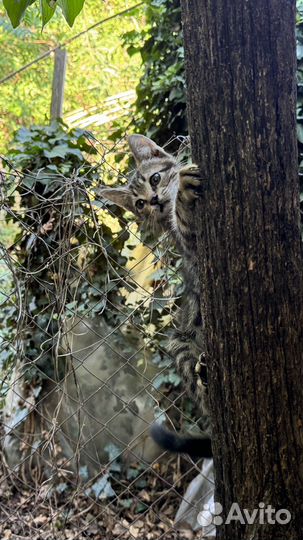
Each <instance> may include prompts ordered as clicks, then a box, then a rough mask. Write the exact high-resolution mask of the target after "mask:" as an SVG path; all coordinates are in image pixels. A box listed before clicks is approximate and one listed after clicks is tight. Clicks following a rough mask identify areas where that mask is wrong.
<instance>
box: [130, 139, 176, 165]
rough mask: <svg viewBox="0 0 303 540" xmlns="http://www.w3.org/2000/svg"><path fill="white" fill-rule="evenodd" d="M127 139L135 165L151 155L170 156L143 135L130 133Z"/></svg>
mask: <svg viewBox="0 0 303 540" xmlns="http://www.w3.org/2000/svg"><path fill="white" fill-rule="evenodd" d="M127 140H128V144H129V147H130V150H131V153H132V154H133V156H134V158H135V161H136V163H137V165H139V164H140V163H141V162H142V161H147V160H149V159H151V158H152V157H170V155H169V154H167V152H165V150H163V148H161V146H158V145H157V144H156V143H155V142H154V141H152V140H151V139H149V138H148V137H145V136H144V135H130V136H129V137H128V138H127Z"/></svg>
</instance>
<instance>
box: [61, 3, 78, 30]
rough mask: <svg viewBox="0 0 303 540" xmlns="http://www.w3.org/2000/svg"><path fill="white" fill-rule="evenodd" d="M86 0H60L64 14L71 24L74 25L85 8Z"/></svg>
mask: <svg viewBox="0 0 303 540" xmlns="http://www.w3.org/2000/svg"><path fill="white" fill-rule="evenodd" d="M83 4H84V0H58V5H59V6H60V8H61V9H62V12H63V15H64V17H65V19H66V21H67V22H68V24H69V26H73V24H74V21H75V18H76V17H77V15H79V13H80V11H81V10H82V8H83Z"/></svg>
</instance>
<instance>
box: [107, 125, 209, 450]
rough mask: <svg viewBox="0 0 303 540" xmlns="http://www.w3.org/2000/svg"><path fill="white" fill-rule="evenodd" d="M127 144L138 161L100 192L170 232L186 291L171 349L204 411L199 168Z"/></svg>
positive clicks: (142, 141) (139, 140) (143, 143)
mask: <svg viewBox="0 0 303 540" xmlns="http://www.w3.org/2000/svg"><path fill="white" fill-rule="evenodd" d="M129 146H130V149H131V151H132V154H133V156H134V158H135V161H136V165H137V170H136V173H135V175H134V177H133V178H132V179H131V180H130V182H129V184H128V185H127V186H125V187H121V188H101V190H100V192H99V193H100V195H101V196H103V197H105V198H107V199H110V200H111V201H113V202H115V203H116V204H118V205H120V206H122V207H124V208H126V209H127V210H131V211H132V212H133V213H134V214H135V215H136V217H137V219H138V221H142V220H144V221H147V228H148V229H149V230H150V231H151V232H152V233H153V234H154V235H155V236H158V235H159V234H161V233H163V232H169V236H170V237H171V240H172V243H176V244H177V246H178V248H179V250H180V253H181V255H182V258H183V274H184V284H185V291H184V295H183V302H182V305H181V310H180V313H181V314H180V317H179V321H178V330H177V331H175V333H174V335H173V337H172V339H171V342H170V352H171V354H172V356H173V357H174V358H175V360H176V364H177V369H178V372H179V373H180V374H181V376H182V379H183V381H184V384H185V387H186V388H187V390H188V391H189V392H190V394H191V395H192V396H193V397H194V399H196V400H197V401H198V403H199V406H200V407H201V405H202V408H204V411H203V412H207V404H206V403H207V399H206V390H205V384H204V382H205V381H204V380H202V376H201V375H202V368H203V370H204V367H203V363H201V362H200V358H201V356H200V355H201V353H202V352H203V339H202V319H201V315H200V303H199V298H200V288H199V281H198V266H197V259H196V253H197V242H196V234H195V223H194V219H193V216H194V211H193V210H194V206H195V203H196V200H197V198H198V196H199V193H200V191H201V189H202V187H203V185H202V181H201V178H200V174H199V170H198V168H197V167H196V166H195V165H189V166H186V167H182V166H181V165H180V164H179V163H178V162H177V160H176V159H175V158H174V157H173V156H171V155H170V154H168V153H167V152H166V151H165V150H164V149H163V148H161V147H159V146H158V145H157V144H156V143H154V142H153V141H151V140H150V139H148V138H147V137H144V136H143V135H132V136H130V137H129ZM204 371H205V370H204ZM203 375H205V373H203ZM171 440H174V439H173V438H171ZM167 444H168V445H169V441H168V442H167ZM179 446H180V445H179ZM172 450H174V449H173V448H172Z"/></svg>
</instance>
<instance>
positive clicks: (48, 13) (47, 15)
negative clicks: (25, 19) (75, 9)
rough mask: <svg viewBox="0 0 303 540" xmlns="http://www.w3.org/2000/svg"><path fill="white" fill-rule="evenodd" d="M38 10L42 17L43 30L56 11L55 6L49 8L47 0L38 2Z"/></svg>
mask: <svg viewBox="0 0 303 540" xmlns="http://www.w3.org/2000/svg"><path fill="white" fill-rule="evenodd" d="M40 10H41V16H42V28H44V26H45V25H46V23H48V21H49V20H50V19H51V18H52V16H53V14H54V13H55V11H56V4H54V7H51V6H50V4H49V3H48V2H47V0H40Z"/></svg>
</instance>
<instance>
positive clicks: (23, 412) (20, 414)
mask: <svg viewBox="0 0 303 540" xmlns="http://www.w3.org/2000/svg"><path fill="white" fill-rule="evenodd" d="M28 414H29V410H28V409H26V407H23V408H22V409H18V410H17V412H16V414H15V416H14V420H13V423H12V425H11V429H14V428H15V427H17V426H18V425H19V424H21V422H23V421H24V420H25V418H26V417H27V416H28Z"/></svg>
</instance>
